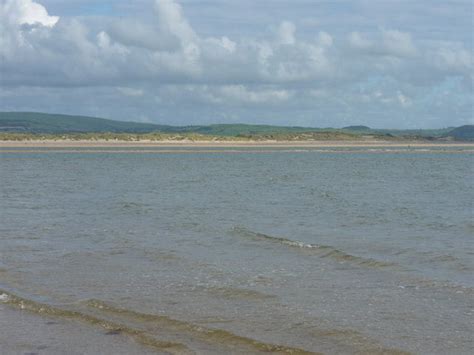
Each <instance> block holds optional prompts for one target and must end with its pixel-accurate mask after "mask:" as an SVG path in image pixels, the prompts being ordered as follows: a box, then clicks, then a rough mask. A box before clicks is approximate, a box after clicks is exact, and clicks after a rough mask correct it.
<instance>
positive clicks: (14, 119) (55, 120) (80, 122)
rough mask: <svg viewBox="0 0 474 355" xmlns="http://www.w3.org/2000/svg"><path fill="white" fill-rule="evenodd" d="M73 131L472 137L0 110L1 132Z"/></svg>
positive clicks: (463, 132)
mask: <svg viewBox="0 0 474 355" xmlns="http://www.w3.org/2000/svg"><path fill="white" fill-rule="evenodd" d="M1 132H4V133H25V134H75V133H132V134H143V133H152V132H159V133H170V134H175V133H176V134H200V135H211V136H226V137H247V138H252V137H260V138H262V137H267V138H271V137H272V135H280V136H281V135H290V136H295V135H298V134H302V135H303V134H316V133H318V134H321V133H333V134H346V135H347V134H349V135H353V136H362V135H371V136H377V137H386V138H393V137H400V138H411V139H452V140H474V126H472V125H467V126H462V127H458V128H453V127H450V128H445V129H427V130H394V129H372V128H370V127H367V126H361V125H357V126H348V127H344V128H341V129H335V128H310V127H285V126H271V125H250V124H213V125H197V126H170V125H158V124H151V123H140V122H124V121H115V120H109V119H104V118H96V117H87V116H71V115H61V114H48V113H37V112H0V133H1Z"/></svg>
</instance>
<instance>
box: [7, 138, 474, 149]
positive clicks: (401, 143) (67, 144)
mask: <svg viewBox="0 0 474 355" xmlns="http://www.w3.org/2000/svg"><path fill="white" fill-rule="evenodd" d="M21 147H26V148H81V147H84V148H108V147H112V148H113V147H122V148H125V147H236V148H239V147H242V148H244V147H296V148H298V147H303V148H305V147H309V148H310V147H315V148H318V147H407V148H408V147H474V142H462V141H458V142H453V141H419V140H416V141H408V140H390V141H387V140H356V141H349V140H324V141H323V140H321V141H316V140H313V141H309V140H301V141H276V140H258V141H257V140H249V141H247V140H245V141H244V140H242V141H236V140H233V141H228V140H222V141H219V140H212V141H211V140H207V141H192V140H179V141H178V140H138V141H125V140H69V139H65V140H18V141H7V140H5V141H0V148H21Z"/></svg>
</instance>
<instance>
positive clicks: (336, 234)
mask: <svg viewBox="0 0 474 355" xmlns="http://www.w3.org/2000/svg"><path fill="white" fill-rule="evenodd" d="M473 152H474V150H471V149H469V148H468V149H463V150H462V149H459V148H443V149H435V148H430V149H419V150H417V149H412V150H404V149H392V150H390V149H388V150H387V149H381V150H377V149H368V148H360V149H352V150H351V149H327V150H324V149H319V150H316V149H315V150H312V149H294V150H292V149H284V150H281V149H280V150H279V149H258V150H256V149H230V148H229V149H216V150H212V149H206V150H199V149H194V150H193V149H184V148H176V149H174V150H173V149H166V150H163V149H161V150H160V148H155V149H148V148H147V149H141V150H140V149H136V148H134V149H121V150H120V151H118V150H114V149H112V150H110V149H109V150H108V149H84V150H80V149H70V150H67V149H66V150H62V151H55V150H54V149H52V150H47V149H43V150H41V151H38V152H32V151H29V150H26V151H25V150H23V151H22V150H21V149H17V150H13V151H12V150H11V149H8V150H6V149H4V150H3V152H2V151H0V182H1V187H0V198H1V200H0V289H1V292H0V294H1V293H3V296H2V297H3V298H2V299H3V300H4V301H5V302H9V303H12V304H16V305H22V307H23V308H29V309H31V310H34V311H37V312H40V313H41V312H46V313H51V314H55V315H57V316H64V317H68V318H78V319H80V320H82V321H87V322H89V323H94V322H96V321H97V322H102V323H103V324H111V327H112V326H113V327H115V326H116V325H117V324H118V325H120V327H121V328H120V329H121V331H123V332H124V333H127V334H129V335H130V334H131V335H133V336H135V337H137V339H138V340H141V341H142V342H145V343H146V342H147V341H148V342H149V344H148V345H151V346H154V348H155V349H157V350H166V351H170V352H175V353H180V352H186V351H191V352H192V351H196V352H200V353H212V352H214V353H239V352H241V353H257V352H260V351H274V352H283V353H284V352H287V353H291V352H292V351H293V352H298V351H299V350H307V351H311V352H323V353H329V354H335V353H377V352H379V353H382V352H384V351H385V352H387V353H390V352H393V353H397V351H407V352H414V353H425V354H433V353H439V354H447V353H449V354H464V353H466V354H467V353H470V352H471V351H472V350H473V342H472V334H473V331H474V329H473V316H474V311H473V308H474V292H473V291H474V279H473V276H472V275H473V271H474V263H473V258H474V247H473V234H474V222H473V201H474V192H473V185H474V179H473V177H474V171H473V169H474V154H472V153H473ZM91 317H94V319H92V318H91ZM97 322H96V323H97ZM155 341H156V342H155ZM165 341H166V342H172V343H173V344H172V345H169V344H168V345H167V344H166V343H163V342H165ZM276 345H280V346H281V347H276Z"/></svg>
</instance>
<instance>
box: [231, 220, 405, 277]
mask: <svg viewBox="0 0 474 355" xmlns="http://www.w3.org/2000/svg"><path fill="white" fill-rule="evenodd" d="M232 232H233V233H236V234H238V235H240V236H243V237H247V238H252V239H258V240H264V241H268V242H272V243H278V244H281V245H285V246H289V247H292V248H298V249H303V250H305V251H309V252H311V253H314V254H316V255H318V256H319V257H321V258H331V259H334V260H337V261H340V262H348V263H353V264H357V265H361V266H366V267H376V268H383V267H389V266H396V264H394V263H389V262H385V261H380V260H375V259H372V258H364V257H361V256H356V255H352V254H349V253H346V252H344V251H342V250H340V249H337V248H335V247H332V246H329V245H321V244H308V243H304V242H300V241H295V240H290V239H286V238H281V237H274V236H271V235H267V234H263V233H257V232H253V231H251V230H248V229H246V228H242V227H234V228H233V229H232Z"/></svg>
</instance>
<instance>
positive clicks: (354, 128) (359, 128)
mask: <svg viewBox="0 0 474 355" xmlns="http://www.w3.org/2000/svg"><path fill="white" fill-rule="evenodd" d="M342 129H344V130H346V131H356V132H360V131H366V132H368V131H370V130H371V128H370V127H367V126H347V127H343V128H342Z"/></svg>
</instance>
